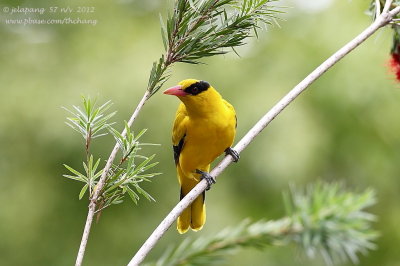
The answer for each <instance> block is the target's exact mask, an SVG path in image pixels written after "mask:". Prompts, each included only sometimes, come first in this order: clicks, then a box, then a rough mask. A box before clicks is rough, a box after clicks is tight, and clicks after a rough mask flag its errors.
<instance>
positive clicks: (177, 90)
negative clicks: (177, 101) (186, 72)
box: [164, 85, 188, 96]
mask: <svg viewBox="0 0 400 266" xmlns="http://www.w3.org/2000/svg"><path fill="white" fill-rule="evenodd" d="M164 94H168V95H175V96H185V95H188V94H187V93H186V92H185V91H184V90H182V86H181V85H177V86H175V87H172V88H169V89H167V90H165V91H164Z"/></svg>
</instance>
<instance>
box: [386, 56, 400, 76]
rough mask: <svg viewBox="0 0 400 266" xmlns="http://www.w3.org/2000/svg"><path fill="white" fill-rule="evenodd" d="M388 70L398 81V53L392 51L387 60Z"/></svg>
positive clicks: (399, 70)
mask: <svg viewBox="0 0 400 266" xmlns="http://www.w3.org/2000/svg"><path fill="white" fill-rule="evenodd" d="M389 67H390V70H391V71H392V72H393V73H394V74H395V75H396V79H397V81H398V82H400V54H398V53H393V54H391V58H390V60H389Z"/></svg>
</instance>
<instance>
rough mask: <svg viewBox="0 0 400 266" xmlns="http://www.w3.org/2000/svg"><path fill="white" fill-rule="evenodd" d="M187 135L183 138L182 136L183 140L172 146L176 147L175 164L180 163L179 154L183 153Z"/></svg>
mask: <svg viewBox="0 0 400 266" xmlns="http://www.w3.org/2000/svg"><path fill="white" fill-rule="evenodd" d="M185 136H186V134H185V135H184V136H183V138H181V140H180V141H179V143H178V145H177V146H175V145H174V146H172V147H173V148H174V160H175V164H178V163H179V155H180V154H181V151H182V148H183V144H184V143H185Z"/></svg>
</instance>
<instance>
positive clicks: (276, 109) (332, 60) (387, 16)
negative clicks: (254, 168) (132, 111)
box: [128, 1, 400, 266]
mask: <svg viewBox="0 0 400 266" xmlns="http://www.w3.org/2000/svg"><path fill="white" fill-rule="evenodd" d="M390 3H391V1H388V2H386V4H385V9H384V11H383V12H382V13H381V14H380V16H379V17H377V19H376V20H375V21H374V22H373V23H372V24H371V25H370V26H369V27H368V28H366V29H365V30H364V31H363V32H362V33H360V34H359V35H358V36H356V37H355V38H354V39H353V40H351V41H350V42H349V43H347V44H346V45H345V46H343V47H342V48H341V49H339V50H338V51H337V52H336V53H334V54H333V55H332V56H331V57H329V58H328V59H327V60H326V61H325V62H323V63H322V64H321V65H320V66H318V67H317V68H316V69H315V70H314V71H312V72H311V73H310V74H309V75H308V76H307V77H306V78H305V79H303V80H302V81H301V82H300V83H299V84H298V85H297V86H296V87H294V88H293V89H292V90H291V91H290V92H289V93H288V94H286V95H285V96H284V97H283V98H282V99H281V100H280V101H279V102H278V103H277V104H275V106H273V107H272V109H271V110H269V111H268V112H267V113H266V114H265V115H264V116H263V117H262V118H261V119H260V120H259V121H258V122H257V123H256V124H255V125H254V126H253V128H251V129H250V130H249V131H248V132H247V134H246V135H245V136H244V137H243V138H242V139H241V140H240V141H239V142H238V144H237V145H236V146H235V147H234V149H235V150H236V151H237V152H238V153H240V152H241V151H243V150H244V149H245V148H246V147H247V146H248V145H249V144H250V143H251V142H252V141H253V139H254V138H255V137H256V136H257V135H258V134H259V133H260V132H261V131H262V130H263V129H264V128H265V127H266V126H267V125H268V124H269V123H270V122H271V121H272V120H273V119H274V118H275V117H276V116H277V115H278V114H280V113H281V112H282V111H283V110H284V109H285V108H286V106H288V105H289V104H290V103H291V102H293V101H294V100H295V99H296V98H297V97H298V96H299V95H300V94H301V93H302V92H303V91H304V90H305V89H307V87H308V86H310V85H311V84H312V83H313V82H314V81H315V80H316V79H318V78H319V77H320V76H321V75H323V74H324V73H325V72H326V71H327V70H328V69H329V68H331V67H332V66H333V65H334V64H336V63H337V62H338V61H339V60H341V59H342V58H343V57H344V56H346V55H347V54H348V53H350V52H351V51H352V50H353V49H355V48H356V47H357V46H359V45H360V44H361V43H363V42H364V41H365V40H366V39H367V38H368V37H370V36H371V35H372V34H373V33H375V32H376V31H377V30H378V29H379V28H381V27H383V26H385V25H386V24H388V23H389V22H390V21H391V20H392V19H393V17H394V16H395V15H397V14H398V13H399V12H400V7H396V8H394V9H393V10H391V11H388V10H389V6H390ZM386 7H387V8H386ZM232 161H233V160H232V157H231V156H227V157H225V158H224V159H223V160H222V161H221V162H220V163H219V164H218V165H217V166H216V167H215V168H214V169H213V170H212V171H211V172H210V174H211V176H213V177H217V176H218V175H219V174H221V173H222V172H223V171H224V170H225V168H226V167H227V166H228V165H229V164H230V163H231V162H232ZM206 187H207V182H206V181H205V180H202V181H201V182H199V183H198V184H197V185H196V186H195V187H194V188H193V189H192V190H191V191H190V192H189V193H188V194H187V195H186V196H185V197H184V198H183V199H182V200H181V201H180V202H179V203H178V204H177V205H176V206H175V207H174V208H173V209H172V211H171V212H170V213H169V214H168V215H167V216H166V217H165V218H164V220H163V221H162V222H161V223H160V224H159V225H158V226H157V228H156V229H155V230H154V231H153V233H152V234H151V235H150V237H149V238H148V239H147V240H146V242H145V243H144V244H143V246H142V247H141V248H140V249H139V250H138V252H137V253H136V254H135V256H134V257H133V258H132V259H131V261H130V262H129V264H128V265H129V266H134V265H139V264H140V263H141V262H142V261H143V260H144V258H145V257H146V256H147V254H148V253H149V252H150V250H151V249H152V248H153V247H154V246H155V244H156V243H157V242H158V241H159V240H160V238H161V237H162V236H163V235H164V233H165V232H166V231H167V230H168V228H169V227H170V226H171V225H172V223H173V222H174V221H175V220H176V219H177V218H178V216H179V215H180V214H181V213H182V211H183V210H184V209H186V208H187V207H188V206H189V205H190V204H191V203H192V202H193V201H194V200H195V199H196V198H197V197H198V196H199V195H200V194H201V193H202V192H203V191H204V190H205V189H206Z"/></svg>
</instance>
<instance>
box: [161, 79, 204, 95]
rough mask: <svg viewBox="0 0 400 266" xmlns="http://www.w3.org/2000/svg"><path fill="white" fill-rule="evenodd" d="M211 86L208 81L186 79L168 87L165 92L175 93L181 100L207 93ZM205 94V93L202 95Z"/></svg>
mask: <svg viewBox="0 0 400 266" xmlns="http://www.w3.org/2000/svg"><path fill="white" fill-rule="evenodd" d="M209 88H210V84H208V83H207V82H206V81H202V80H197V79H185V80H182V81H181V82H179V84H178V85H177V86H174V87H172V88H169V89H167V90H166V91H164V94H168V95H175V96H177V97H179V98H180V99H181V100H182V99H183V97H185V98H194V97H198V98H200V96H203V95H204V94H207V90H208V89H209ZM201 94H203V95H201Z"/></svg>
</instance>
